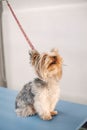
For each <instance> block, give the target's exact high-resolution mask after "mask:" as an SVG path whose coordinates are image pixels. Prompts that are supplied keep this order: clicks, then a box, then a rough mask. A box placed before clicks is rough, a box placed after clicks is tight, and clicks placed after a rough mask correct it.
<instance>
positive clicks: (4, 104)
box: [0, 87, 87, 130]
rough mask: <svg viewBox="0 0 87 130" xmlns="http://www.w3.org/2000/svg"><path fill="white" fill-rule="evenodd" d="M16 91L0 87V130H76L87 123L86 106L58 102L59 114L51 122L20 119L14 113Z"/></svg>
mask: <svg viewBox="0 0 87 130" xmlns="http://www.w3.org/2000/svg"><path fill="white" fill-rule="evenodd" d="M17 93H18V92H17V91H13V90H10V89H7V88H2V87H0V130H78V128H79V127H80V126H81V125H82V123H84V122H85V121H87V105H81V104H75V103H71V102H67V101H59V103H58V104H57V107H56V109H57V110H58V111H59V114H58V115H57V116H55V117H53V119H52V120H51V121H43V120H41V119H40V118H39V117H38V115H35V116H32V117H27V118H22V117H17V116H16V113H15V97H16V95H17Z"/></svg>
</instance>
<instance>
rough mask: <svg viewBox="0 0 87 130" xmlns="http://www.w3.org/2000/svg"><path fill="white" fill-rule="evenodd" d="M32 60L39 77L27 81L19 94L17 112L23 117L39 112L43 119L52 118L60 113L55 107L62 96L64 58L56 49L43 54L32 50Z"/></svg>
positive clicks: (16, 105) (16, 103)
mask: <svg viewBox="0 0 87 130" xmlns="http://www.w3.org/2000/svg"><path fill="white" fill-rule="evenodd" d="M30 62H31V64H32V66H33V67H34V69H35V71H36V74H37V75H38V78H36V79H34V80H33V81H31V82H29V83H27V84H26V85H25V86H24V87H23V89H22V90H21V91H20V92H19V94H18V95H17V97H16V102H15V109H16V113H17V115H18V116H22V117H26V116H31V115H34V114H38V115H39V116H40V118H41V119H43V120H50V119H52V116H54V115H57V113H58V112H57V111H55V110H54V109H55V106H56V104H57V102H58V100H59V96H60V88H59V80H60V79H61V76H62V58H61V57H60V55H59V54H58V51H57V50H55V49H53V50H51V51H50V52H49V53H42V54H40V53H39V52H37V51H36V50H32V51H31V52H30Z"/></svg>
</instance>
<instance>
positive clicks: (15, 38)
mask: <svg viewBox="0 0 87 130" xmlns="http://www.w3.org/2000/svg"><path fill="white" fill-rule="evenodd" d="M9 2H10V3H11V5H12V7H13V8H14V10H15V13H16V15H17V17H18V19H19V21H20V22H21V24H22V26H23V28H24V30H25V32H26V33H27V34H28V36H29V38H30V39H31V41H32V43H33V44H34V46H35V47H36V49H37V50H38V51H40V52H43V51H49V50H50V49H51V48H58V49H59V52H60V54H61V56H62V57H63V59H64V64H66V65H67V66H63V77H62V80H61V82H60V84H61V99H64V100H69V101H73V102H78V103H83V104H87V2H86V0H79V1H78V0H76V1H75V0H70V1H69V0H65V1H57V0H54V1H53V0H51V1H50V0H47V1H46V0H43V2H40V1H38V0H36V2H35V1H34V0H32V1H29V0H26V1H25V0H23V1H22V2H21V1H20V0H18V1H17V0H15V1H12V0H9ZM3 6H4V9H3V40H4V52H5V66H6V77H7V83H8V88H12V89H16V90H20V89H21V88H22V87H23V85H24V84H25V83H26V82H29V81H30V80H32V79H33V78H34V77H35V74H34V71H33V69H32V67H31V66H30V64H29V55H28V51H29V49H30V48H29V46H28V44H27V42H26V40H25V39H24V37H23V35H22V33H21V32H20V30H19V28H18V26H17V24H16V22H15V20H14V18H13V16H12V15H11V13H10V11H9V9H8V8H7V5H6V3H5V2H4V3H3Z"/></svg>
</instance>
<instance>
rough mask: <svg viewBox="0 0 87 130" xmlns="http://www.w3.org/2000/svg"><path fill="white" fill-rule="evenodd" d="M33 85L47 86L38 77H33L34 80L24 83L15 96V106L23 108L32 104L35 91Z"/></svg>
mask: <svg viewBox="0 0 87 130" xmlns="http://www.w3.org/2000/svg"><path fill="white" fill-rule="evenodd" d="M33 85H35V87H37V88H43V87H45V86H47V83H46V82H45V81H43V80H41V79H39V78H36V79H34V81H32V82H29V83H27V84H26V85H24V87H23V89H22V90H21V91H20V92H19V94H18V95H17V97H16V102H15V108H16V109H20V108H25V107H26V106H29V105H30V106H31V105H32V106H33V104H34V97H35V95H36V92H35V91H33V89H32V88H33Z"/></svg>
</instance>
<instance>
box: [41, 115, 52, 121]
mask: <svg viewBox="0 0 87 130" xmlns="http://www.w3.org/2000/svg"><path fill="white" fill-rule="evenodd" d="M40 117H41V119H43V120H51V119H52V116H51V115H50V114H48V115H46V114H43V115H42V116H40Z"/></svg>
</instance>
